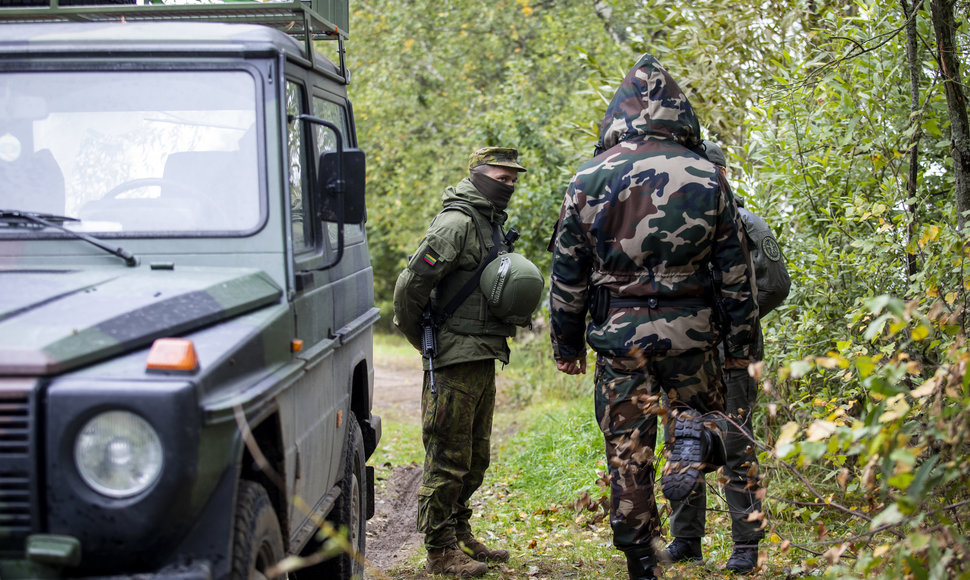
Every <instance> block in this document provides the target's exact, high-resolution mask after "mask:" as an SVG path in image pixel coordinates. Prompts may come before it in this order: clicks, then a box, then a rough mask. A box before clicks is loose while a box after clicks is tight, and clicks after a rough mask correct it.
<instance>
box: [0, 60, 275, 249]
mask: <svg viewBox="0 0 970 580" xmlns="http://www.w3.org/2000/svg"><path fill="white" fill-rule="evenodd" d="M258 167H259V163H258V156H257V145H256V85H255V81H254V79H253V77H252V76H251V75H250V74H249V73H247V72H245V71H212V70H204V71H203V70H198V71H177V72H156V71H142V70H126V71H118V72H108V71H104V72H97V71H92V72H63V71H51V72H5V73H3V74H0V208H4V209H7V210H18V211H25V212H39V213H46V214H56V215H64V216H70V217H74V218H78V219H79V220H80V221H77V222H68V223H66V224H65V226H66V227H68V228H70V229H73V230H78V231H84V232H95V233H97V232H113V233H118V234H119V235H128V234H131V235H135V234H138V233H145V232H154V233H161V232H171V233H175V234H179V235H185V234H189V233H193V234H196V233H197V234H199V235H206V234H207V233H213V232H233V231H245V230H251V229H253V228H255V227H256V226H257V225H258V224H259V220H260V203H259V170H258ZM49 233H50V232H49V231H48V232H36V233H33V234H32V235H43V234H49ZM0 235H3V234H0Z"/></svg>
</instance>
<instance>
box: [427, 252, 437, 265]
mask: <svg viewBox="0 0 970 580" xmlns="http://www.w3.org/2000/svg"><path fill="white" fill-rule="evenodd" d="M424 261H425V262H427V263H428V265H429V266H431V267H434V265H435V264H437V263H438V258H435V257H434V256H432V255H431V254H425V255H424Z"/></svg>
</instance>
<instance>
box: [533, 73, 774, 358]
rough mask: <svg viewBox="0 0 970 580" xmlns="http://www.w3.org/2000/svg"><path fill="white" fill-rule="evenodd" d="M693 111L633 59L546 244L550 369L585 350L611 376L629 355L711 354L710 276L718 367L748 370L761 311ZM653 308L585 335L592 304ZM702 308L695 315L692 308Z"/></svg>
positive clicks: (632, 310) (671, 84) (612, 315)
mask: <svg viewBox="0 0 970 580" xmlns="http://www.w3.org/2000/svg"><path fill="white" fill-rule="evenodd" d="M699 135H700V127H699V124H698V121H697V117H696V116H695V114H694V110H693V108H692V107H691V105H690V102H689V101H688V100H687V96H686V95H685V94H684V93H683V91H682V90H681V89H680V87H678V86H677V83H676V82H675V81H674V80H673V79H672V78H671V77H670V75H669V74H668V73H667V71H666V70H664V69H663V67H662V66H661V65H660V64H659V63H658V62H657V61H656V59H654V57H652V56H650V55H644V56H643V57H641V58H640V60H639V62H638V63H637V64H636V66H635V67H634V68H633V69H632V70H631V71H630V72H629V73H628V74H627V76H626V78H625V79H624V81H623V83H622V84H621V85H620V87H619V89H617V91H616V94H615V95H614V96H613V99H612V101H611V102H610V105H609V107H608V108H607V112H606V116H605V118H604V119H603V122H602V123H601V125H600V142H599V143H598V144H597V152H598V154H597V155H596V157H594V158H593V159H592V160H590V161H588V162H587V163H585V164H583V165H582V166H581V167H580V168H579V170H578V171H577V173H576V175H575V176H574V177H573V179H572V181H571V182H570V184H569V187H568V189H567V191H566V196H565V199H564V200H563V205H562V210H561V212H560V222H559V227H558V228H557V231H556V233H555V236H554V238H553V264H552V281H551V297H550V311H551V326H552V343H553V350H554V354H555V357H556V358H557V359H573V358H577V357H580V356H583V355H584V353H585V345H584V341H583V333H584V330H585V334H586V340H587V341H588V342H589V344H590V346H591V347H592V348H593V349H594V350H595V351H596V352H597V353H599V354H601V355H603V356H605V357H607V360H608V362H609V363H610V364H613V365H614V366H617V367H626V366H637V364H638V362H637V356H638V354H647V355H656V354H667V353H669V354H678V353H681V352H685V351H690V350H696V349H710V348H713V347H714V346H715V344H717V342H718V341H719V340H720V338H721V336H720V335H719V333H718V331H717V329H716V327H715V324H714V318H713V316H714V311H713V308H711V306H710V305H712V304H713V299H712V298H713V291H712V290H711V288H712V286H711V285H710V278H711V276H710V274H709V270H708V264H712V265H713V267H714V268H716V269H717V270H720V272H721V273H722V275H723V282H722V286H721V296H722V298H723V304H724V306H725V310H726V311H727V317H728V319H729V322H728V324H727V328H726V331H725V332H726V337H725V338H726V341H725V344H726V348H727V356H729V357H735V358H747V357H748V355H749V346H750V343H751V342H752V340H753V336H752V328H753V326H752V325H753V324H754V323H755V322H756V321H757V316H758V307H757V303H756V301H755V296H754V285H753V283H752V279H751V276H752V271H753V270H752V268H751V264H750V259H749V257H748V255H747V251H746V248H745V247H744V242H743V239H742V235H741V234H740V232H741V229H742V225H741V223H740V220H739V217H738V212H737V207H736V205H735V202H734V198H733V196H732V195H731V193H730V192H729V191H726V190H723V189H722V188H721V186H720V185H719V183H718V180H717V171H716V168H715V166H714V164H712V163H711V162H709V161H707V159H705V158H704V157H702V156H701V155H698V154H697V153H695V152H694V151H692V149H693V148H696V147H697V146H698V143H699V141H700V137H699ZM599 287H605V288H608V289H609V292H610V294H611V295H612V296H615V297H619V298H635V297H642V298H656V299H657V305H656V307H645V306H644V307H623V308H612V309H610V310H609V312H608V316H607V317H606V319H605V321H602V323H601V324H597V323H595V322H590V324H589V325H588V327H587V326H586V324H585V320H586V311H587V306H588V303H589V299H590V292H591V290H592V289H594V288H599ZM698 303H700V304H698Z"/></svg>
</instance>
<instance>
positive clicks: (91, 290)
mask: <svg viewBox="0 0 970 580" xmlns="http://www.w3.org/2000/svg"><path fill="white" fill-rule="evenodd" d="M281 296H282V291H281V290H280V288H279V287H278V286H277V285H276V284H275V283H274V282H273V281H272V279H270V277H269V276H268V275H266V274H265V273H263V272H262V271H259V270H254V269H241V268H224V269H223V268H221V269H213V268H205V269H202V268H198V269H195V268H179V269H167V270H166V269H161V270H155V269H151V268H150V267H147V266H146V267H139V268H137V269H125V270H118V269H105V270H90V269H85V270H69V269H63V270H61V269H46V270H34V269H0V376H2V375H30V376H43V375H55V374H59V373H63V372H65V371H70V370H72V369H76V368H78V367H81V366H84V365H88V364H91V363H94V362H97V361H101V360H104V359H106V358H108V357H112V356H115V355H118V354H120V353H123V352H127V351H131V350H134V349H138V348H144V347H146V346H148V345H149V344H151V343H152V341H154V340H155V339H156V338H160V337H168V336H178V335H181V334H185V333H187V332H189V331H192V330H196V329H199V328H202V327H204V326H207V325H210V324H213V323H215V322H219V321H222V320H226V319H228V318H231V317H233V316H236V315H239V314H242V313H244V312H248V311H251V310H253V309H256V308H259V307H261V306H264V305H267V304H273V303H276V302H278V301H279V299H280V297H281Z"/></svg>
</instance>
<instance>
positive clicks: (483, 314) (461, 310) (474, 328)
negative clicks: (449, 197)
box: [431, 202, 515, 337]
mask: <svg viewBox="0 0 970 580" xmlns="http://www.w3.org/2000/svg"><path fill="white" fill-rule="evenodd" d="M442 211H460V212H462V213H463V214H465V215H467V216H469V217H470V218H472V221H473V222H474V224H475V229H476V231H477V233H478V241H479V244H480V246H481V249H482V252H481V255H480V256H478V261H479V262H481V260H484V259H485V256H487V255H488V252H489V251H490V250H491V249H492V224H491V223H489V221H488V220H487V219H485V217H484V216H482V214H481V213H480V212H479V211H478V210H477V209H475V207H474V206H472V205H470V204H465V203H461V202H457V203H455V202H453V203H450V204H448V207H446V208H445V209H443V210H442ZM500 243H501V244H502V247H500V248H499V251H500V252H502V251H504V252H508V251H510V250H511V248H509V247H508V245H507V244H506V243H505V236H501V241H500ZM477 266H478V264H476V268H477ZM475 271H476V269H472V270H461V269H458V270H455V271H453V272H452V273H450V274H448V275H447V276H445V278H444V279H443V280H441V282H439V283H438V286H437V288H435V290H434V292H433V293H432V295H431V299H432V304H433V309H434V310H435V312H436V313H438V312H440V310H441V308H442V307H443V306H444V305H445V304H447V303H448V302H449V301H450V300H451V299H452V298H453V297H454V296H455V295H456V294H458V291H459V290H460V289H461V288H462V287H463V286H464V285H465V283H466V282H468V281H469V280H470V279H471V278H472V277H473V276H475ZM440 328H441V329H442V330H446V331H448V332H451V333H454V334H464V335H472V336H480V335H494V336H506V337H511V336H515V325H514V324H506V323H504V322H502V321H501V320H499V319H498V318H497V317H496V316H495V315H493V314H492V313H491V311H490V310H489V308H488V301H487V299H486V297H485V294H483V293H482V292H481V290H480V289H479V288H478V287H477V286H476V288H475V290H474V291H472V293H471V294H470V295H469V296H468V298H466V299H465V300H464V302H462V303H461V305H459V306H458V308H457V309H456V310H455V312H454V314H452V315H451V317H450V318H448V319H447V320H445V321H444V322H443V323H441V326H440Z"/></svg>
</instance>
